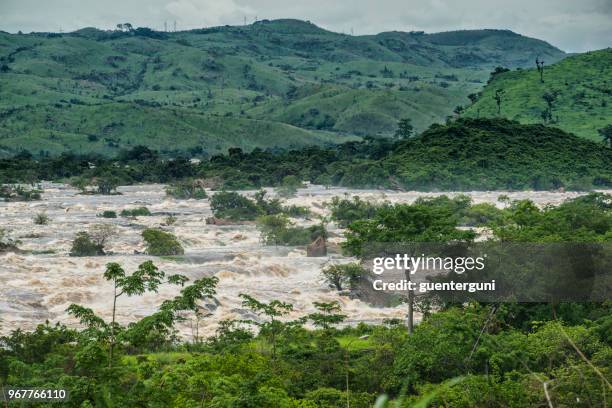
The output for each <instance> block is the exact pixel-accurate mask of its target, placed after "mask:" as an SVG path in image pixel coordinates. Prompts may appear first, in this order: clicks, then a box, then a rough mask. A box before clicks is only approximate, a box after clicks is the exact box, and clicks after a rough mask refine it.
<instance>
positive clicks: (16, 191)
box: [0, 186, 42, 201]
mask: <svg viewBox="0 0 612 408" xmlns="http://www.w3.org/2000/svg"><path fill="white" fill-rule="evenodd" d="M41 192H42V191H40V190H37V189H30V190H27V189H26V188H24V187H22V186H0V198H3V199H4V201H34V200H40V199H41V194H40V193H41Z"/></svg>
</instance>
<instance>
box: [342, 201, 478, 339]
mask: <svg viewBox="0 0 612 408" xmlns="http://www.w3.org/2000/svg"><path fill="white" fill-rule="evenodd" d="M457 225H458V217H457V215H456V214H454V213H453V209H452V208H451V207H450V206H449V205H448V202H447V200H440V199H439V198H430V199H421V200H418V201H416V202H415V203H414V204H411V205H408V204H396V205H395V206H385V207H382V208H380V209H379V210H378V211H377V213H376V214H375V215H374V216H373V217H371V218H370V219H366V220H360V221H356V222H354V223H352V224H350V225H349V226H348V230H347V232H346V233H345V236H346V241H345V242H344V243H343V244H342V247H343V248H344V250H345V251H346V252H347V253H348V254H350V255H353V256H357V257H359V258H370V257H374V256H380V251H381V250H382V251H383V252H385V251H387V250H388V249H389V248H387V247H389V246H391V245H398V244H399V247H398V250H399V251H401V252H402V253H405V254H407V255H408V256H409V257H413V256H416V254H420V253H422V252H423V251H426V250H431V249H432V246H431V244H432V243H440V244H445V243H448V242H454V243H457V244H459V243H461V242H471V241H472V240H473V239H474V238H475V233H474V232H473V231H465V230H460V229H458V228H457ZM380 244H382V248H381V247H379V246H380ZM390 249H391V251H392V252H393V250H394V248H393V247H391V248H390ZM434 249H435V248H434ZM405 274H406V280H408V281H410V279H411V274H410V271H408V270H406V271H405ZM407 303H408V331H409V332H410V333H412V331H413V328H414V325H413V318H414V299H413V294H412V291H408V299H407Z"/></svg>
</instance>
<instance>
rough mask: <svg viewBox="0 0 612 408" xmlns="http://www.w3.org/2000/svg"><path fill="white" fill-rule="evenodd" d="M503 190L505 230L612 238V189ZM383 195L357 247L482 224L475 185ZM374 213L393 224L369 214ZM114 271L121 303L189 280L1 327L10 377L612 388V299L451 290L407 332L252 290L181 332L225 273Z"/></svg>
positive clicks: (398, 398) (89, 393)
mask: <svg viewBox="0 0 612 408" xmlns="http://www.w3.org/2000/svg"><path fill="white" fill-rule="evenodd" d="M501 199H502V200H503V201H504V202H506V201H507V200H505V199H504V198H503V197H502V198H501ZM352 201H353V200H349V202H352ZM506 204H507V206H506V207H505V208H504V209H500V210H498V211H499V214H498V215H501V216H500V217H498V218H496V219H495V220H494V221H491V222H490V223H489V226H490V227H491V228H492V232H493V235H494V236H493V239H503V240H505V241H521V242H525V241H526V242H574V241H576V240H583V241H585V242H594V241H598V242H606V243H609V242H611V239H612V235H611V231H612V214H611V213H610V210H611V208H612V207H611V206H612V197H610V196H609V195H604V194H599V193H593V194H590V195H587V196H584V197H581V198H578V199H575V200H571V201H567V202H565V203H564V204H562V205H560V206H558V207H546V208H537V207H536V206H535V205H534V204H533V203H532V202H530V201H528V200H522V201H515V202H506ZM336 206H337V207H338V208H340V207H341V206H344V207H342V208H346V209H343V210H338V211H336V215H337V217H338V218H339V219H347V217H345V216H344V212H345V211H346V212H347V213H350V217H353V214H355V211H354V208H348V206H347V203H344V204H342V203H336ZM359 207H360V208H361V207H363V206H362V205H359ZM375 207H379V209H378V210H375V211H374V213H373V214H372V216H371V217H368V218H367V219H361V220H355V221H353V222H351V223H350V224H349V226H348V229H349V234H348V235H347V237H348V240H347V245H346V248H347V249H350V248H352V249H356V248H359V247H360V245H362V243H363V242H365V241H367V240H379V239H380V238H381V237H384V238H385V239H394V240H402V241H406V242H409V241H411V240H415V239H423V237H429V238H432V237H438V238H439V239H442V240H446V239H468V240H469V239H471V238H472V237H473V235H472V236H470V234H469V233H468V232H466V231H465V230H461V229H459V228H457V227H458V225H459V224H460V220H461V219H463V217H465V214H466V211H467V210H469V209H470V208H471V207H472V206H471V203H470V202H469V200H466V198H465V197H457V198H453V199H449V198H447V197H438V198H424V199H422V200H420V201H418V202H416V203H414V204H412V205H406V204H398V205H381V206H375ZM368 211H370V210H369V209H368ZM375 222H378V223H379V224H380V225H381V228H378V229H375V228H372V225H373V223H375ZM328 269H330V268H328ZM336 269H346V270H347V271H345V272H342V271H340V272H338V274H339V275H340V276H341V277H342V278H341V279H345V280H344V281H342V283H340V285H342V284H344V283H349V285H350V277H351V276H352V277H353V278H355V276H356V274H355V273H354V272H351V273H349V272H348V271H349V270H356V269H358V266H355V265H354V264H349V265H348V266H347V267H344V268H336ZM326 273H327V274H328V275H330V276H331V275H333V274H334V273H335V272H334V271H331V270H328V271H327V272H326ZM104 278H105V279H106V280H108V281H110V282H111V283H113V284H114V286H115V288H116V291H115V294H116V295H115V296H116V299H118V302H116V306H115V307H117V308H120V307H122V306H121V298H122V297H125V296H139V295H141V294H143V293H145V292H149V291H157V290H158V288H159V287H161V286H162V285H178V286H179V287H180V288H181V289H180V294H179V295H178V296H176V297H175V298H173V299H168V300H165V301H163V302H162V303H161V305H160V308H159V311H158V312H156V313H154V314H153V315H151V316H148V317H145V318H143V319H142V320H140V321H137V322H133V323H131V324H129V325H128V326H123V325H120V324H118V323H117V322H116V321H115V319H114V316H115V307H114V308H113V311H112V316H113V319H112V320H111V321H110V322H106V321H104V320H103V319H101V318H100V317H99V316H97V315H95V314H94V313H93V311H92V310H91V309H88V308H85V307H83V306H80V305H71V306H70V308H69V311H70V313H71V314H72V315H73V316H74V317H75V318H77V319H78V320H79V321H80V322H81V324H82V326H83V328H82V329H80V330H76V329H72V328H68V327H66V326H64V325H62V324H57V325H51V324H49V323H47V324H42V325H40V326H39V327H38V328H37V329H36V330H35V331H33V332H24V331H21V330H16V331H14V332H12V333H11V334H9V335H8V336H5V337H2V338H0V344H1V345H2V347H0V383H1V384H8V385H19V386H38V387H58V388H67V389H69V390H70V392H71V399H70V401H69V402H68V403H65V404H63V406H69V407H80V408H82V407H93V406H115V407H140V406H142V407H168V406H171V407H172V406H174V407H211V408H212V407H228V408H229V407H292V408H293V407H295V408H341V407H345V406H347V404H348V405H349V406H352V407H357V408H366V407H371V406H372V405H373V404H374V403H375V401H377V405H376V406H377V407H396V408H399V407H409V406H410V407H413V406H449V407H465V408H471V407H486V406H508V407H516V408H522V407H526V406H551V405H552V406H555V407H585V408H586V407H593V406H597V407H599V406H606V404H607V402H608V401H610V398H611V396H612V386H611V385H610V380H611V379H612V372H611V371H610V368H611V367H612V337H610V333H611V330H610V329H611V327H612V310H611V309H610V306H611V305H610V304H609V302H603V303H560V304H547V303H541V304H513V303H505V304H479V303H477V302H470V303H466V304H462V305H457V304H446V305H439V306H438V307H439V309H438V310H436V311H435V312H434V311H433V310H432V309H431V308H428V307H426V303H424V305H423V309H422V311H423V312H424V317H423V321H422V322H421V323H419V324H418V325H416V326H415V327H414V330H413V331H412V332H411V333H409V331H408V330H406V327H404V325H403V324H401V322H398V321H388V322H385V323H384V324H380V325H366V324H360V325H358V326H357V327H352V328H351V327H346V328H337V327H338V325H339V324H340V323H342V322H343V320H344V319H345V317H346V316H344V315H343V314H342V310H341V308H340V306H339V304H338V303H336V302H330V303H316V304H315V305H314V306H315V308H316V310H317V312H315V313H311V314H307V315H304V316H301V318H299V319H297V320H288V319H287V314H288V313H289V312H290V311H292V310H293V306H292V305H291V304H290V303H286V302H282V301H278V300H272V301H270V302H262V301H260V300H258V299H256V298H254V297H252V296H249V295H248V294H241V297H242V299H243V303H242V305H243V307H244V308H245V309H246V310H248V312H249V316H253V317H252V318H249V319H247V320H242V321H223V322H221V324H220V325H219V328H218V330H217V333H216V335H215V336H213V337H211V338H208V339H202V338H201V337H198V336H197V335H194V336H193V337H192V338H190V339H188V341H182V342H179V341H178V339H177V337H176V332H175V325H176V323H178V322H180V321H191V322H192V325H193V324H198V322H199V321H200V320H201V319H205V318H206V317H204V316H203V315H202V311H201V309H200V308H199V307H198V304H199V303H206V302H207V301H208V300H210V299H212V298H213V297H214V296H215V287H216V286H217V284H218V280H217V279H216V278H202V279H200V280H197V281H194V282H189V280H188V279H187V278H186V277H184V276H181V275H172V276H166V275H165V274H164V273H163V271H160V270H159V269H158V268H157V267H155V265H154V264H153V263H152V262H151V261H147V262H145V263H143V264H141V265H140V266H139V267H138V268H137V270H135V271H134V272H132V273H130V274H128V273H127V272H126V271H124V270H123V269H122V267H121V266H120V265H119V264H116V263H110V264H108V265H107V267H106V271H105V272H104ZM338 289H340V288H338ZM306 322H312V324H313V325H314V326H315V327H316V329H315V330H312V329H307V328H305V327H304V324H305V323H306ZM254 329H255V330H254ZM416 404H421V405H416ZM32 406H37V405H36V404H32Z"/></svg>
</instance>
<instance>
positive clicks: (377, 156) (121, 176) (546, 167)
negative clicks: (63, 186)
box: [0, 119, 612, 198]
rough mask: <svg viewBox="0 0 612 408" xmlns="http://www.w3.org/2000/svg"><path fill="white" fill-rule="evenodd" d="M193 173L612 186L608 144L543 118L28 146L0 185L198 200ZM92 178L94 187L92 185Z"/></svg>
mask: <svg viewBox="0 0 612 408" xmlns="http://www.w3.org/2000/svg"><path fill="white" fill-rule="evenodd" d="M24 169H27V170H24ZM194 178H197V179H202V180H203V182H205V184H206V185H207V186H208V187H209V188H213V189H215V188H216V189H258V188H261V187H263V186H277V187H280V190H279V192H280V193H282V194H283V195H289V196H290V195H292V194H294V193H295V191H296V189H297V188H299V187H301V185H300V184H301V181H309V182H311V183H316V184H323V185H339V186H347V187H358V188H364V187H370V188H378V187H386V188H396V189H414V190H426V191H427V190H490V189H509V190H522V189H534V190H552V189H559V188H564V189H570V190H588V189H592V188H606V187H609V186H611V185H612V148H610V147H607V146H605V145H604V144H603V143H596V142H592V141H588V140H584V139H581V138H578V137H576V136H573V135H571V134H569V133H565V132H563V131H561V130H559V129H556V128H554V127H548V126H544V125H521V124H519V123H517V122H512V121H508V120H505V119H459V120H457V121H455V122H450V123H449V124H447V125H433V126H431V127H430V128H429V129H428V130H427V131H425V132H423V133H422V134H420V135H418V136H416V137H408V138H406V139H402V140H399V141H392V140H389V139H374V138H367V139H366V140H364V141H362V142H349V143H346V144H341V145H338V146H334V147H329V148H320V147H309V148H304V149H302V150H291V151H277V152H270V151H262V150H259V149H255V150H253V151H252V152H250V153H247V152H243V151H242V150H240V149H237V148H233V149H230V150H229V152H228V154H227V155H216V156H213V157H212V158H211V159H210V160H207V161H203V162H201V163H193V162H191V161H190V160H188V159H187V158H185V157H177V158H174V159H170V160H169V159H163V158H161V157H160V156H159V154H158V153H157V152H155V151H152V150H150V149H148V148H146V147H142V146H139V147H135V148H133V149H131V150H127V151H123V152H122V153H121V154H120V155H119V156H117V157H116V158H115V159H113V160H109V159H105V158H103V157H100V156H78V155H73V154H65V155H62V156H60V157H59V158H55V159H54V158H47V159H43V160H37V159H34V158H33V157H32V156H31V155H29V154H27V153H21V154H19V155H17V156H15V157H13V158H11V159H2V160H0V182H4V183H15V182H26V183H28V182H29V183H33V182H36V181H38V180H67V181H70V182H72V183H73V184H74V185H75V186H77V187H79V188H81V189H84V190H86V191H88V192H89V193H92V191H93V192H96V191H97V193H106V194H112V193H114V191H115V189H116V187H117V186H118V185H119V184H132V183H144V182H161V183H168V182H176V181H180V180H184V181H180V182H178V183H175V184H173V185H172V186H171V187H169V190H168V191H169V194H171V195H175V196H178V197H184V198H189V197H191V198H199V196H203V193H202V191H203V190H202V188H201V187H196V184H194V183H195V182H194V181H193V179H194ZM95 185H97V186H98V189H97V190H95V189H94V190H92V189H91V188H90V187H88V186H95ZM186 185H187V187H185V186H186ZM99 186H104V188H103V189H100V187H99ZM198 186H200V184H198ZM194 189H195V190H194Z"/></svg>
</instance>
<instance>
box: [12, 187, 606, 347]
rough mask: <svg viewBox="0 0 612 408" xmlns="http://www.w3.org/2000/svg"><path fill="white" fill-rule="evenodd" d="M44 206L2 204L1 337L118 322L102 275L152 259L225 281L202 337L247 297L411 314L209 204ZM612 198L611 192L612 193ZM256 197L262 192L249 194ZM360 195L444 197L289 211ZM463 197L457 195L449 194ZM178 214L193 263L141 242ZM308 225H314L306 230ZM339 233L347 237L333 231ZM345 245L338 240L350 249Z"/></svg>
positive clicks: (304, 200) (127, 191)
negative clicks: (98, 252) (113, 231)
mask: <svg viewBox="0 0 612 408" xmlns="http://www.w3.org/2000/svg"><path fill="white" fill-rule="evenodd" d="M43 187H44V194H43V200H41V201H34V202H11V203H0V227H2V228H4V229H5V230H7V231H8V233H9V236H10V237H12V238H14V239H18V240H20V241H21V244H20V245H19V248H20V249H21V250H22V252H20V253H4V254H0V333H2V334H5V333H7V332H9V331H10V330H13V329H16V328H22V329H32V328H34V327H35V326H36V325H37V324H38V323H42V322H44V321H45V320H49V321H51V322H55V321H59V322H63V323H66V324H68V325H76V324H77V322H76V321H74V320H73V319H72V318H70V317H69V316H68V315H67V314H66V312H65V310H66V308H67V307H68V306H69V305H70V304H71V303H79V304H82V305H84V306H86V307H90V308H92V309H93V310H94V311H95V312H96V313H98V314H99V315H101V316H102V317H104V318H106V319H108V318H109V317H110V313H111V305H112V287H111V285H110V283H109V282H107V281H105V280H104V279H103V277H102V273H103V272H104V269H105V264H106V263H107V262H119V263H120V264H121V265H123V267H124V269H125V270H126V271H127V272H131V271H133V270H134V269H135V268H136V267H137V266H138V265H139V264H140V263H142V262H144V261H145V260H148V259H152V260H153V261H154V262H155V264H156V265H157V266H158V267H159V268H160V269H162V270H163V271H165V272H166V273H167V274H174V273H181V274H184V275H186V276H188V277H189V278H190V279H191V280H194V279H197V278H200V277H202V276H212V275H215V276H217V277H218V278H219V280H220V282H219V286H218V295H217V302H215V303H210V304H208V305H205V307H207V308H208V310H209V312H210V314H211V315H210V316H209V317H207V318H205V319H204V320H203V321H201V323H200V334H201V335H204V336H206V335H211V334H212V333H214V330H215V329H216V327H217V323H218V322H219V321H220V320H222V319H231V318H235V319H240V318H245V317H252V316H250V315H249V313H248V311H246V310H244V308H243V307H242V306H241V300H240V298H239V296H238V295H239V294H240V293H247V294H250V295H252V296H254V297H255V298H257V299H260V300H265V301H267V300H271V299H279V300H282V301H285V302H289V303H292V304H293V305H294V312H293V313H292V315H291V316H290V318H297V317H299V316H303V315H304V314H306V313H309V312H312V311H313V310H314V308H313V306H312V303H313V302H315V301H332V300H338V301H339V302H340V303H341V305H342V307H343V313H345V314H346V315H347V316H348V319H347V323H348V324H357V323H358V322H379V321H381V320H383V319H385V318H404V317H405V309H404V308H403V307H401V306H399V307H395V308H378V307H373V306H371V305H368V304H366V303H364V302H362V301H359V300H356V299H350V298H348V297H347V296H341V295H339V294H338V293H337V292H336V291H335V290H333V289H331V288H329V287H328V285H327V284H326V283H325V282H324V281H323V279H322V278H321V276H320V271H321V269H322V267H323V266H324V265H326V264H327V263H330V262H346V261H348V260H349V259H348V258H344V257H343V256H341V255H340V254H337V253H331V254H330V255H328V256H327V257H321V258H308V257H306V251H305V248H287V247H272V246H265V245H263V244H262V243H261V242H260V240H259V233H258V231H257V230H256V228H255V226H253V225H233V226H216V225H206V223H205V219H206V218H207V217H210V216H211V215H212V213H211V210H210V206H209V202H208V200H175V199H172V198H169V197H166V195H165V193H164V186H162V185H139V186H126V187H121V188H119V191H120V192H121V193H122V194H121V195H114V196H91V195H79V194H77V193H78V191H77V190H75V189H73V188H71V187H69V186H66V185H60V184H50V183H47V184H43ZM608 192H610V191H608ZM245 194H252V192H245ZM344 194H350V195H359V196H360V197H362V198H364V199H369V200H388V201H391V202H412V201H414V200H415V199H416V198H418V197H421V196H428V195H435V194H433V193H420V192H393V191H378V190H348V189H341V188H330V189H326V188H324V187H320V186H309V187H308V188H305V189H301V190H300V191H299V193H298V196H297V197H295V198H293V199H291V200H288V203H289V204H298V205H303V206H308V207H310V209H311V211H312V212H313V213H315V214H318V215H326V214H327V213H328V212H327V210H326V208H325V206H324V203H325V202H328V201H330V200H331V198H332V197H333V196H342V195H344ZM444 194H447V195H450V196H452V195H455V194H456V193H444ZM467 194H468V195H470V196H471V197H472V199H473V201H474V202H475V203H480V202H490V203H494V204H496V205H499V203H498V202H497V198H498V196H499V195H500V194H507V195H508V196H509V197H510V198H511V199H521V198H529V199H531V200H533V201H534V202H536V203H537V204H539V205H545V204H553V205H554V204H559V203H561V202H562V201H563V200H565V199H567V198H572V197H576V196H578V195H579V193H574V192H566V193H561V192H530V191H524V192H512V193H508V192H499V191H493V192H471V193H467ZM138 206H146V207H148V208H149V210H150V211H151V212H152V213H153V216H150V217H137V218H123V217H118V218H115V219H106V218H101V217H98V216H97V214H99V213H101V212H102V211H104V210H114V211H116V212H117V213H119V212H120V211H121V210H122V209H124V208H134V207H138ZM39 212H46V214H47V215H48V216H49V218H50V222H49V224H48V225H36V224H35V223H34V222H33V218H34V216H35V215H36V214H37V213H39ZM168 214H173V215H175V216H176V218H177V221H176V222H175V223H174V224H173V225H171V226H163V228H164V229H165V230H167V231H170V232H172V233H173V234H175V235H176V236H177V237H178V238H179V240H180V241H181V243H182V244H183V247H184V248H185V257H184V259H180V260H176V259H167V258H158V257H150V256H147V255H143V254H142V253H143V252H144V245H143V242H142V238H141V236H140V234H141V232H142V230H143V229H144V228H147V227H160V226H161V225H162V224H163V223H164V222H165V218H166V216H167V215H168ZM296 222H298V223H306V224H308V223H314V222H317V221H316V220H315V219H313V220H312V221H298V220H296ZM101 223H110V224H114V225H116V227H117V231H118V235H117V236H115V237H114V238H112V239H111V241H110V242H109V244H108V245H107V248H108V250H109V252H110V253H111V254H110V255H108V256H105V257H70V256H69V255H68V253H69V251H70V247H71V243H72V240H73V239H74V236H75V234H76V233H77V232H79V231H84V230H87V229H88V228H89V227H90V226H91V225H93V224H101ZM329 228H330V229H331V231H332V232H334V233H335V234H338V235H341V233H342V231H340V230H339V229H338V228H337V227H335V226H334V225H333V224H330V225H329ZM340 240H341V238H339V237H337V238H332V241H336V242H338V241H340ZM177 291H178V289H176V288H174V287H162V288H161V289H160V291H159V292H158V293H149V294H146V295H144V296H141V297H133V298H127V297H121V298H120V299H119V301H118V314H117V316H118V320H119V321H120V322H121V323H127V322H129V321H133V320H136V319H139V318H142V317H144V316H146V315H149V314H151V313H152V312H154V311H155V310H156V309H157V307H158V306H159V305H160V304H161V302H162V301H163V300H165V299H168V298H171V297H173V296H174V295H176V294H177ZM179 330H180V332H181V334H182V335H184V336H185V337H189V336H191V329H190V323H189V322H185V323H182V324H181V326H180V327H179Z"/></svg>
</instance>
